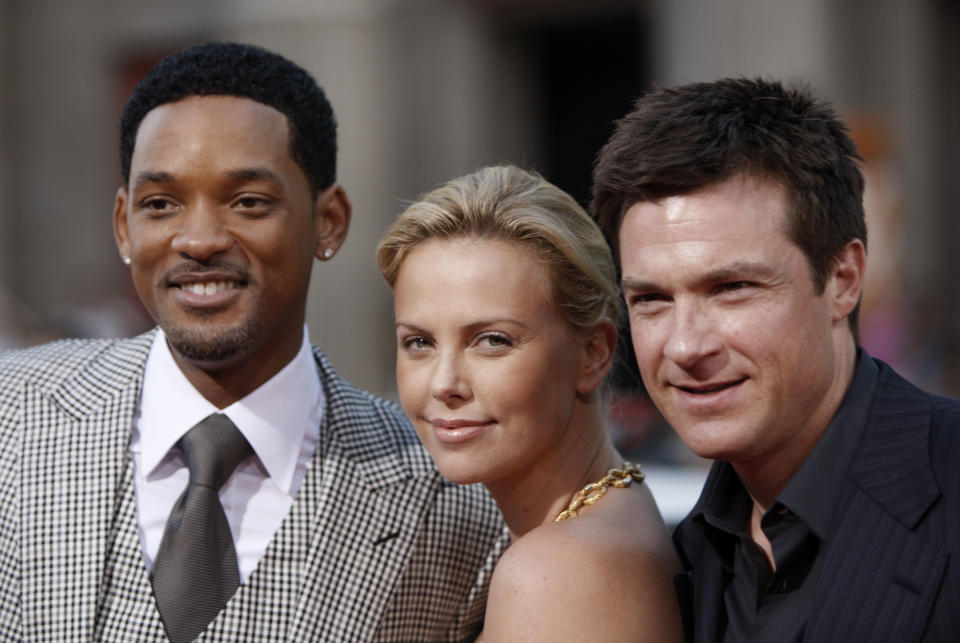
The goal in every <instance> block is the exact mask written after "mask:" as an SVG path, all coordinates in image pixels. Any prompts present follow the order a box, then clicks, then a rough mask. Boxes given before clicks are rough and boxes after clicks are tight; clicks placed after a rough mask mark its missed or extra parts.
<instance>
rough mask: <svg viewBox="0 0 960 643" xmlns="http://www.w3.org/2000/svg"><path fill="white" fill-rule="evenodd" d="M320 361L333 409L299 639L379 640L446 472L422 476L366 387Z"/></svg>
mask: <svg viewBox="0 0 960 643" xmlns="http://www.w3.org/2000/svg"><path fill="white" fill-rule="evenodd" d="M317 360H318V366H319V368H320V372H321V378H322V380H323V382H324V388H325V392H326V394H327V413H326V414H325V416H324V426H323V427H321V432H320V442H319V444H318V453H317V456H316V457H315V458H314V463H313V464H314V466H313V470H312V471H311V477H313V478H314V480H315V482H316V484H315V485H312V488H311V489H309V490H308V489H306V488H305V489H304V490H303V491H304V492H305V493H303V494H301V495H303V496H304V497H303V498H298V503H299V502H300V501H301V500H303V501H305V502H306V504H307V506H308V507H310V508H311V509H312V512H313V513H312V524H311V534H312V535H311V541H310V545H309V551H308V553H307V556H306V566H305V569H304V574H303V586H302V592H301V593H300V596H299V598H298V601H297V607H296V613H295V615H294V624H293V630H292V632H291V639H292V640H306V639H308V638H311V637H319V638H321V639H324V640H327V639H330V640H334V639H337V640H345V639H353V640H372V639H374V637H375V633H376V628H377V626H378V624H379V623H380V622H381V620H382V617H383V614H384V611H385V610H386V609H387V606H388V603H389V600H390V594H391V593H390V592H389V591H385V588H391V587H393V586H394V585H395V584H396V580H397V579H398V577H399V575H400V573H401V572H402V571H403V568H404V567H405V561H406V560H407V557H408V556H407V553H408V551H409V549H410V548H411V546H412V545H413V542H414V539H415V537H416V535H417V532H418V526H419V524H420V522H421V520H422V518H423V516H424V514H425V513H426V511H427V510H428V508H429V507H430V506H431V505H432V504H433V498H434V497H435V495H436V492H437V489H438V485H439V483H440V478H439V475H438V474H435V473H433V472H431V475H428V476H416V475H414V474H413V472H412V471H411V467H410V466H409V463H406V462H404V461H403V460H402V459H401V457H400V456H399V455H398V453H402V451H403V448H402V446H403V445H398V444H396V441H395V440H396V435H395V433H396V432H395V431H392V430H389V429H388V428H387V427H386V426H385V421H386V420H385V418H384V416H383V414H382V413H377V412H376V410H375V407H374V406H373V405H371V402H370V398H369V397H368V396H367V394H366V393H363V392H361V391H359V390H357V389H355V388H353V387H352V386H350V385H348V384H347V383H346V382H345V381H344V380H342V379H341V378H340V377H339V376H338V375H337V374H336V373H335V372H334V371H333V369H332V368H331V367H330V365H329V363H328V362H327V361H326V358H325V357H323V356H322V354H320V353H319V352H318V353H317ZM313 494H315V496H314V495H313Z"/></svg>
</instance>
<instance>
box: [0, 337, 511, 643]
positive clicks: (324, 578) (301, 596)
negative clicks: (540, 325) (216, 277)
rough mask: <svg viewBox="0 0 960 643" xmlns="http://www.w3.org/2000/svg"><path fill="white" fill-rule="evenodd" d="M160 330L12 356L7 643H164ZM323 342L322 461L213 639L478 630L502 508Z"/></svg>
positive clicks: (5, 385)
mask: <svg viewBox="0 0 960 643" xmlns="http://www.w3.org/2000/svg"><path fill="white" fill-rule="evenodd" d="M153 335H154V333H153V332H150V333H147V334H145V335H141V336H139V337H136V338H133V339H125V340H66V341H61V342H54V343H52V344H46V345H44V346H39V347H35V348H31V349H26V350H22V351H13V352H9V353H5V354H2V355H0V640H3V641H21V640H22V641H51V642H53V641H55V642H57V643H61V642H64V641H91V640H95V641H101V640H102V641H137V642H140V641H165V640H166V636H165V634H164V631H163V626H162V623H161V621H160V617H159V614H158V612H157V609H156V604H155V602H154V599H153V593H152V590H151V586H150V581H149V577H148V574H147V571H146V568H145V567H144V565H143V561H142V557H141V554H140V541H139V537H138V533H137V521H136V503H135V497H134V485H133V475H132V474H133V472H132V465H131V462H130V457H129V453H128V443H129V439H130V427H131V421H132V418H133V414H134V410H135V407H136V404H137V400H138V396H139V394H140V386H141V382H142V378H143V366H144V362H145V361H146V358H147V353H148V351H149V348H150V344H151V341H152V340H153ZM314 352H315V356H316V360H317V368H318V370H319V373H320V377H321V379H322V382H323V385H324V388H325V391H326V395H327V405H328V406H327V412H326V415H325V420H324V424H323V426H322V427H321V430H320V439H319V442H318V444H317V451H316V454H315V456H314V458H313V461H312V463H311V466H310V469H309V471H308V473H307V475H306V477H305V479H304V481H303V484H302V486H301V489H300V492H299V494H298V496H297V498H296V501H295V502H294V504H293V507H292V508H291V510H290V513H289V515H288V516H287V517H286V519H285V520H284V522H283V524H282V525H281V527H280V529H279V530H278V532H277V534H276V535H275V536H274V538H273V541H272V542H271V543H270V546H269V547H268V549H267V551H266V553H265V554H264V557H263V558H262V559H261V561H260V564H259V565H258V567H257V569H256V570H255V571H254V573H253V574H252V575H251V577H250V578H249V579H248V581H247V582H246V583H244V584H243V585H242V586H241V587H240V589H238V590H237V593H236V594H235V595H234V597H233V598H232V599H231V600H230V602H229V603H228V604H227V606H226V607H225V608H224V610H223V611H222V612H221V613H220V615H219V616H218V617H217V618H216V619H215V620H214V621H213V622H212V623H211V624H210V626H209V627H208V628H207V631H206V632H204V634H202V635H201V637H200V638H199V639H198V640H200V641H230V642H235V641H257V642H264V641H297V642H301V641H427V640H468V639H471V638H472V637H473V636H474V635H475V634H476V632H477V631H478V630H479V628H480V626H481V620H482V617H483V606H484V601H485V598H486V588H487V583H488V581H489V577H490V573H491V572H492V568H493V565H494V563H495V562H496V559H497V557H498V556H499V553H500V552H501V551H502V549H503V547H504V546H505V545H506V542H507V540H506V532H505V530H504V528H503V525H502V522H501V521H500V518H499V514H498V512H497V509H496V506H495V505H494V504H493V502H492V500H491V499H490V498H489V497H488V496H487V495H486V493H485V492H484V491H483V490H482V489H481V488H477V487H473V486H470V487H461V486H456V485H451V484H450V483H448V482H446V481H444V480H443V479H442V478H441V477H440V476H439V474H438V473H437V471H436V470H435V469H434V467H433V465H432V464H431V462H430V459H429V457H428V456H427V454H426V452H425V451H424V450H423V449H422V448H421V447H420V445H419V443H418V441H417V439H416V436H415V435H414V434H413V432H412V431H411V430H410V428H409V425H408V424H407V423H406V421H405V419H404V418H403V416H402V413H401V412H400V411H399V410H398V409H397V407H396V406H395V405H393V404H391V403H389V402H386V401H383V400H380V399H378V398H376V397H374V396H372V395H370V394H368V393H365V392H363V391H360V390H358V389H356V388H354V387H353V386H351V385H350V384H348V383H347V382H346V381H344V380H343V379H342V378H340V377H339V376H338V375H337V373H336V372H335V371H334V370H333V368H332V367H331V366H330V364H329V362H328V361H327V359H326V358H325V357H324V355H323V354H322V353H321V352H320V351H319V350H317V349H314Z"/></svg>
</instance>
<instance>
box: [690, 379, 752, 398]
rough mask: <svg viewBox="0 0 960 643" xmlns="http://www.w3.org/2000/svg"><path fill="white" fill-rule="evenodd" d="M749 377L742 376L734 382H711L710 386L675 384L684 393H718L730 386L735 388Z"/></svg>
mask: <svg viewBox="0 0 960 643" xmlns="http://www.w3.org/2000/svg"><path fill="white" fill-rule="evenodd" d="M746 379H747V378H745V377H742V378H740V379H738V380H733V381H732V382H721V383H719V384H711V385H709V386H680V385H675V386H676V388H678V389H680V390H681V391H683V392H684V393H691V394H693V395H709V394H710V393H717V392H719V391H724V390H726V389H728V388H733V387H734V386H737V385H739V384H741V383H742V382H744V381H746Z"/></svg>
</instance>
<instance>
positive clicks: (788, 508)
mask: <svg viewBox="0 0 960 643" xmlns="http://www.w3.org/2000/svg"><path fill="white" fill-rule="evenodd" d="M862 354H863V353H862V351H858V355H857V367H856V371H855V373H854V377H853V380H852V382H851V384H850V387H849V389H848V390H847V393H846V395H845V396H844V398H843V401H842V402H841V404H840V408H839V409H838V411H837V413H836V415H835V416H834V418H833V420H832V421H831V422H830V425H829V426H828V427H827V430H826V431H825V432H824V434H823V435H822V436H821V438H820V440H819V442H818V443H817V445H816V446H815V447H814V449H813V451H812V452H811V453H810V455H809V456H808V457H807V459H806V460H805V461H804V463H803V464H802V465H801V467H800V469H798V470H797V472H796V473H795V474H794V476H793V477H792V478H791V479H790V481H789V482H788V483H787V486H786V487H785V488H784V489H783V491H782V492H781V493H780V495H779V496H777V498H776V500H775V502H774V503H773V505H772V506H771V507H770V508H769V509H768V510H767V512H766V513H765V514H764V515H763V517H762V518H761V521H760V526H761V529H763V532H764V534H765V535H766V537H767V538H768V539H769V541H770V544H771V547H772V551H773V558H774V561H775V562H776V571H772V570H771V569H770V566H769V564H768V562H767V559H766V557H765V555H764V554H763V552H762V551H761V550H760V548H759V547H758V546H757V545H756V543H754V542H753V539H752V538H751V537H750V533H749V528H748V526H749V520H750V512H751V510H752V507H753V501H752V499H751V498H750V496H749V495H748V494H747V492H746V490H745V489H744V488H743V484H742V483H741V482H740V479H739V478H738V477H737V474H736V472H735V471H734V469H733V467H732V466H731V465H730V464H728V463H723V464H722V465H721V467H720V471H719V475H717V476H716V478H715V479H714V482H713V485H712V488H707V489H705V491H704V493H703V494H702V496H701V500H700V502H699V503H698V505H697V507H695V508H694V510H693V512H692V513H691V516H690V517H691V519H692V520H694V521H695V522H697V523H700V525H701V528H702V529H703V532H704V534H705V537H706V538H707V540H708V541H709V542H710V544H711V545H712V546H711V547H708V548H707V549H706V552H707V553H706V555H708V556H717V557H719V558H720V560H721V563H722V565H723V567H724V569H725V570H726V571H727V578H728V580H729V582H728V584H727V586H726V588H725V590H724V604H725V607H726V611H727V627H726V632H725V636H724V641H777V642H791V641H800V640H801V639H802V636H803V630H804V625H805V623H806V620H807V611H808V609H809V606H810V605H811V604H812V602H813V596H814V594H815V592H816V583H817V579H818V578H819V576H820V566H821V563H822V560H823V556H822V554H823V552H824V550H825V549H826V548H827V547H829V542H828V541H827V534H829V533H830V531H829V527H830V522H831V520H832V519H833V512H834V509H835V505H836V501H835V498H836V491H837V489H839V488H840V483H841V482H842V480H843V478H844V476H845V474H846V471H847V467H848V465H849V463H850V460H851V458H852V457H853V453H854V450H855V449H856V447H857V443H858V441H859V439H860V434H861V433H862V431H863V427H864V426H865V425H866V423H867V419H868V414H869V410H870V405H871V403H872V400H873V395H874V392H875V390H876V385H877V379H878V372H879V370H878V368H877V365H876V364H875V363H874V361H873V360H872V359H870V358H869V357H867V358H866V359H861V355H862ZM708 484H709V483H708ZM694 609H696V608H695V607H694Z"/></svg>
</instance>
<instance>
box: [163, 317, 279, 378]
mask: <svg viewBox="0 0 960 643" xmlns="http://www.w3.org/2000/svg"><path fill="white" fill-rule="evenodd" d="M163 332H164V333H165V334H166V336H167V342H168V343H169V344H170V346H171V347H172V348H173V349H174V350H175V351H176V352H177V353H178V354H179V355H180V356H181V357H183V358H184V359H186V360H188V361H189V362H191V363H193V364H197V365H198V366H201V367H202V368H203V369H204V370H217V369H222V368H227V367H229V366H231V365H233V364H235V363H237V362H238V361H240V360H242V359H243V357H244V355H245V354H246V353H247V351H248V350H249V349H250V347H251V346H253V345H254V344H255V343H256V342H257V340H258V339H259V337H260V335H261V334H262V333H261V328H260V325H259V324H258V323H257V322H255V321H250V322H247V323H244V324H241V325H239V326H234V327H228V328H222V327H221V328H210V327H206V328H195V327H185V326H173V327H165V328H164V329H163Z"/></svg>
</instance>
